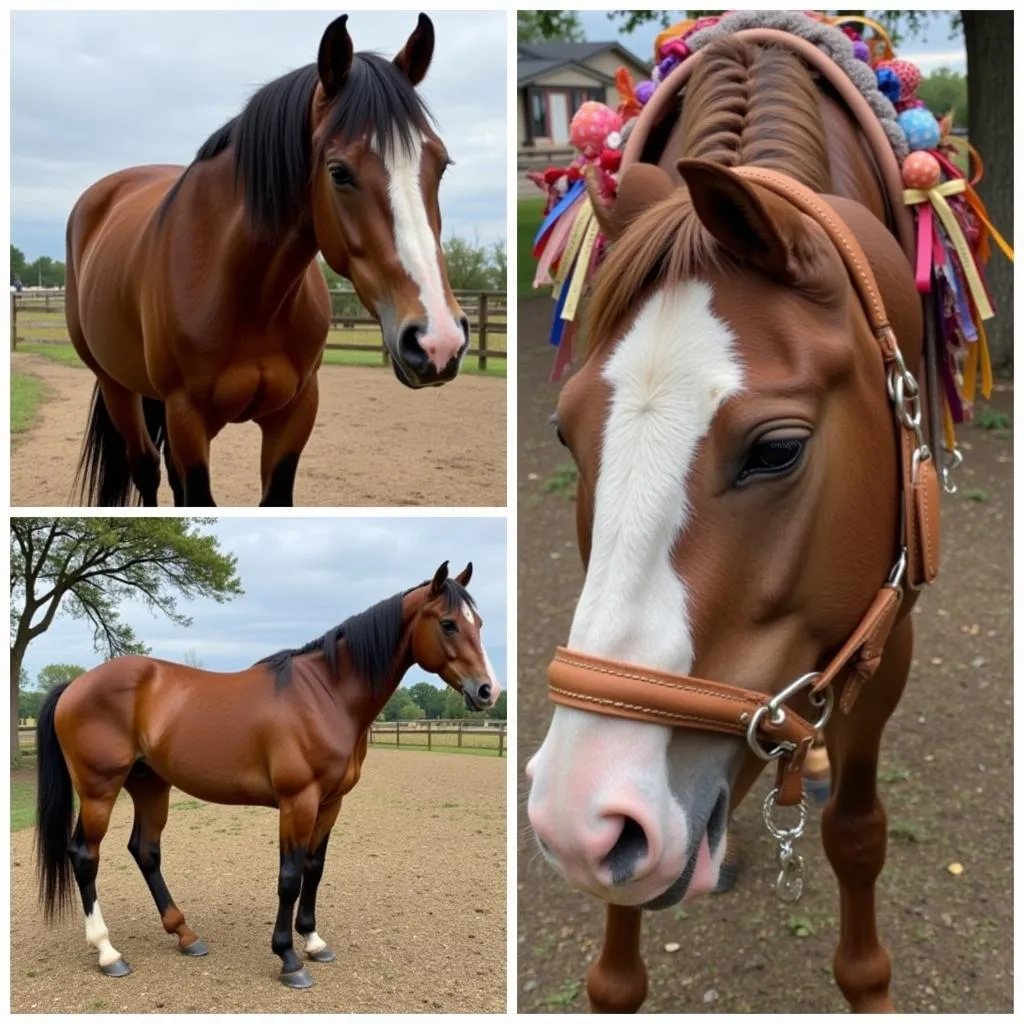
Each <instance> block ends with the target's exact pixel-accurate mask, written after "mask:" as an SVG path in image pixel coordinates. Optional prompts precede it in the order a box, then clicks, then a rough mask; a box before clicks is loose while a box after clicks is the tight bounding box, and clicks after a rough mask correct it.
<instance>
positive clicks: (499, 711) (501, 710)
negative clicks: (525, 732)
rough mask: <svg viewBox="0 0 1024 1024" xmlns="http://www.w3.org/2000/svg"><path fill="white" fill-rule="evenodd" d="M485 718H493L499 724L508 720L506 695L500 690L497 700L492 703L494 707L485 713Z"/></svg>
mask: <svg viewBox="0 0 1024 1024" xmlns="http://www.w3.org/2000/svg"><path fill="white" fill-rule="evenodd" d="M486 717H487V718H494V719H496V720H497V721H499V722H504V721H506V720H507V719H508V693H507V691H505V690H502V691H501V693H500V694H498V699H497V700H496V701H495V702H494V707H493V708H491V709H490V710H489V711H487V712H486Z"/></svg>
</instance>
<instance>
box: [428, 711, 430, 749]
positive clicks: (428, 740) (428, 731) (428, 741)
mask: <svg viewBox="0 0 1024 1024" xmlns="http://www.w3.org/2000/svg"><path fill="white" fill-rule="evenodd" d="M427 750H430V719H429V718H428V719H427Z"/></svg>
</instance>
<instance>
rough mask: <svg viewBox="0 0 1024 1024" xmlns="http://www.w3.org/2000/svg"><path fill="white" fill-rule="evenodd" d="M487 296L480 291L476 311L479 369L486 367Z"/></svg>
mask: <svg viewBox="0 0 1024 1024" xmlns="http://www.w3.org/2000/svg"><path fill="white" fill-rule="evenodd" d="M487 298H488V296H487V293H486V292H482V293H481V295H480V298H479V305H478V306H477V313H476V315H477V316H478V317H479V318H480V324H479V326H480V353H479V355H478V356H477V365H478V366H479V367H480V369H481V370H486V369H487Z"/></svg>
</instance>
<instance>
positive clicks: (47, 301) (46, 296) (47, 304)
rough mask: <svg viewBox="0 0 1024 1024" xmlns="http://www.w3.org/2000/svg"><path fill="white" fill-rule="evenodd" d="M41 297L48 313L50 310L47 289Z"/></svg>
mask: <svg viewBox="0 0 1024 1024" xmlns="http://www.w3.org/2000/svg"><path fill="white" fill-rule="evenodd" d="M43 298H44V300H45V302H46V312H47V313H49V312H50V293H49V291H47V292H46V294H45V295H44V296H43Z"/></svg>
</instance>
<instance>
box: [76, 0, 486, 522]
mask: <svg viewBox="0 0 1024 1024" xmlns="http://www.w3.org/2000/svg"><path fill="white" fill-rule="evenodd" d="M346 21H347V15H342V16H341V17H340V18H338V19H337V20H335V21H334V22H332V23H331V24H330V25H329V26H328V27H327V30H326V31H325V32H324V35H323V38H322V40H321V42H320V49H319V54H318V57H317V62H316V63H315V64H311V65H309V66H308V67H304V68H300V69H298V70H297V71H293V72H291V73H289V74H286V75H284V76H283V77H281V78H279V79H277V80H276V81H273V82H271V83H270V84H269V85H265V86H264V87H263V88H262V89H260V90H259V91H258V92H257V93H256V94H255V95H254V96H253V97H252V99H251V100H250V101H249V103H248V104H247V105H246V107H245V109H244V110H243V111H242V112H241V113H240V114H239V115H238V116H237V117H235V118H233V119H232V120H231V121H229V122H228V123H227V124H226V125H224V127H223V128H221V129H219V130H218V131H216V132H214V134H213V135H211V136H210V138H209V139H208V140H207V141H206V142H205V143H204V144H203V146H202V147H201V148H200V150H199V152H198V154H197V156H196V159H195V160H194V161H193V162H192V164H191V165H190V166H189V167H187V168H182V167H166V166H158V167H134V168H131V169H130V170H126V171H120V172H118V173H116V174H112V175H110V176H109V177H106V178H104V179H102V180H101V181H99V182H97V183H96V184H95V185H93V186H91V187H90V188H89V189H88V191H86V192H85V193H84V195H83V196H82V197H81V198H80V199H79V200H78V202H77V203H76V205H75V208H74V209H73V210H72V211H71V216H70V218H69V220H68V230H67V323H68V331H69V333H70V335H71V340H72V342H73V343H74V346H75V349H76V351H77V352H78V354H79V355H80V356H81V358H82V360H83V362H85V364H86V365H87V366H88V367H89V369H91V370H92V371H93V373H94V374H95V375H96V380H97V383H96V386H95V389H94V392H93V400H92V409H91V412H90V417H89V426H88V432H87V434H86V436H85V440H84V444H83V448H82V456H81V461H80V464H79V469H78V474H77V478H76V482H77V481H81V495H82V498H83V499H84V500H87V501H88V502H90V503H94V504H100V505H126V504H133V503H135V502H137V501H138V500H139V499H140V498H141V501H142V503H143V504H144V505H155V504H156V503H157V490H158V487H159V483H160V458H159V451H158V449H159V448H160V447H163V450H164V457H165V461H166V464H167V475H168V478H169V480H170V484H171V488H172V490H173V492H174V502H175V504H176V505H213V504H214V500H213V493H212V491H211V485H210V471H209V463H210V441H211V439H212V438H214V437H215V436H216V435H217V434H218V432H219V431H220V430H222V429H223V427H224V426H225V425H226V424H228V423H242V422H245V421H247V420H254V421H255V422H256V423H258V424H259V427H260V430H261V431H262V434H263V449H262V457H261V465H260V472H261V474H262V484H263V499H262V501H261V504H263V505H291V504H292V498H293V489H294V483H295V473H296V469H297V467H298V462H299V456H300V455H301V453H302V450H303V448H304V447H305V445H306V442H307V441H308V440H309V437H310V434H311V433H312V430H313V424H314V422H315V421H316V413H317V402H318V392H317V377H316V374H317V370H318V368H319V366H320V361H321V358H322V356H323V352H324V346H325V344H326V342H327V332H328V328H329V327H330V321H331V302H330V296H329V295H328V292H327V285H326V282H325V281H324V277H323V274H322V273H321V272H320V269H319V267H318V266H317V263H316V255H317V252H318V251H319V252H322V253H323V255H324V258H325V259H326V260H327V262H328V263H329V264H330V266H331V267H333V268H334V270H336V271H337V272H338V273H339V274H341V275H343V276H344V277H347V278H349V279H350V280H351V281H352V283H353V285H354V286H355V290H356V292H357V293H358V295H359V297H360V299H361V300H362V302H363V303H364V305H365V306H366V307H367V308H368V309H369V310H371V311H372V313H373V315H374V316H375V317H376V318H377V319H378V321H379V322H380V325H381V331H382V333H383V336H384V342H385V344H386V346H387V349H388V352H389V354H390V356H391V365H392V367H393V368H394V372H395V376H396V377H398V379H399V380H400V381H401V382H402V383H403V384H405V385H407V386H408V387H410V388H420V387H426V386H429V385H440V384H443V383H445V382H446V381H450V380H452V378H454V377H455V375H456V374H457V373H458V371H459V365H460V362H461V359H462V356H463V354H464V353H465V351H466V348H467V346H468V337H469V325H468V321H467V320H466V317H465V315H464V314H463V312H462V310H461V309H460V308H459V305H458V303H457V302H456V301H455V298H454V296H453V295H452V292H451V289H450V287H449V285H448V277H447V271H446V268H445V263H444V258H443V256H442V253H441V246H440V240H439V239H440V231H441V214H440V210H439V208H438V187H439V185H440V182H441V176H442V174H443V173H444V171H445V168H446V167H447V166H448V165H449V164H450V163H451V161H450V160H449V158H448V154H447V151H446V150H445V147H444V144H443V143H442V142H441V140H440V139H439V138H438V136H437V134H436V133H435V132H434V130H433V128H432V127H431V119H430V115H429V113H428V111H427V110H426V107H425V106H424V105H423V102H422V100H421V99H420V97H419V95H418V94H417V93H416V89H415V87H416V86H417V85H418V84H419V83H420V81H422V79H423V77H424V75H426V73H427V69H428V67H429V66H430V61H431V57H432V55H433V50H434V29H433V25H432V24H431V21H430V19H429V18H427V17H426V16H425V15H422V14H421V15H420V18H419V24H418V25H417V27H416V29H415V31H414V32H413V33H412V35H411V36H410V37H409V40H408V42H406V44H405V46H404V47H403V48H402V50H401V51H400V52H399V54H398V56H396V57H395V59H394V61H387V60H385V59H384V58H382V57H379V56H377V55H376V54H373V53H357V54H353V52H352V40H351V39H350V38H349V34H348V29H347V27H346Z"/></svg>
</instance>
